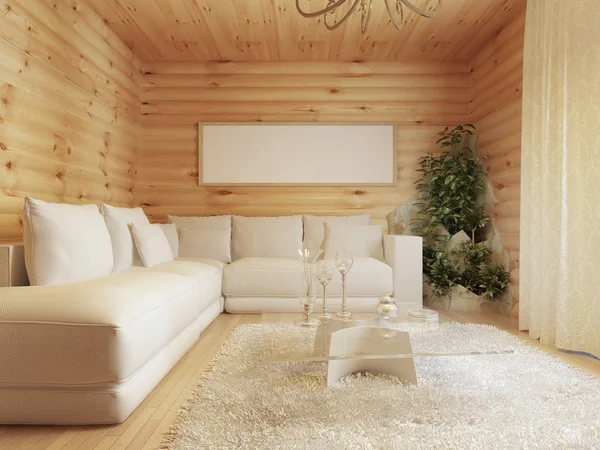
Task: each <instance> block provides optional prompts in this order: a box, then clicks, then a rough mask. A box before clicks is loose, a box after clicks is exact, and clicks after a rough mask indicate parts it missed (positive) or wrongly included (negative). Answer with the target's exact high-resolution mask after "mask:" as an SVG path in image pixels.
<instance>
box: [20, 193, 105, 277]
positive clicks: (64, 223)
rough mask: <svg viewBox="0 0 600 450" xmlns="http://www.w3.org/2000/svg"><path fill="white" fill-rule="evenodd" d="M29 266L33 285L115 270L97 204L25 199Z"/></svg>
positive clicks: (27, 265) (28, 269)
mask: <svg viewBox="0 0 600 450" xmlns="http://www.w3.org/2000/svg"><path fill="white" fill-rule="evenodd" d="M23 225H24V233H23V240H24V246H25V266H26V267H27V273H28V275H29V281H30V283H31V285H32V286H35V285H37V286H41V285H48V284H65V283H72V282H75V281H81V280H87V279H90V278H95V277H101V276H103V275H107V274H109V273H110V272H111V271H112V268H113V254H112V247H111V241H110V235H109V233H108V230H107V228H106V224H105V223H104V219H103V218H102V215H101V214H100V212H99V211H98V207H97V206H96V205H67V204H59V203H46V202H43V201H41V200H34V199H32V198H29V197H28V198H26V199H25V209H24V211H23Z"/></svg>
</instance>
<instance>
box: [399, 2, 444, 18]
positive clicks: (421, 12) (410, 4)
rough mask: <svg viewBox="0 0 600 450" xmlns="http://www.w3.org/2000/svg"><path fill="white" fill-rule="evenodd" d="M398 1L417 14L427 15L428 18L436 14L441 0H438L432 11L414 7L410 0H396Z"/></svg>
mask: <svg viewBox="0 0 600 450" xmlns="http://www.w3.org/2000/svg"><path fill="white" fill-rule="evenodd" d="M398 1H401V2H402V3H404V4H405V5H406V7H407V8H409V9H411V10H413V11H414V12H416V13H417V14H418V15H420V16H423V17H427V18H429V19H431V18H432V17H435V16H437V14H438V13H439V12H440V9H442V0H438V2H437V6H436V7H435V10H434V11H433V12H427V11H423V10H422V9H420V8H418V7H416V6H415V5H414V4H413V3H411V2H410V0H398Z"/></svg>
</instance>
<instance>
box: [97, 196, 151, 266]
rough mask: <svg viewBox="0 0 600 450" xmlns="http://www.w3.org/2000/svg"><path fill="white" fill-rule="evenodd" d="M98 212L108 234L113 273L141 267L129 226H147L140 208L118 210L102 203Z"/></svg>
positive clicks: (146, 220)
mask: <svg viewBox="0 0 600 450" xmlns="http://www.w3.org/2000/svg"><path fill="white" fill-rule="evenodd" d="M100 211H101V212H102V215H103V216H104V221H105V222H106V227H107V228H108V232H109V233H110V240H111V241H112V252H113V260H114V265H113V272H121V271H123V270H125V269H129V268H130V267H131V266H141V265H142V261H141V260H140V255H139V253H138V251H137V248H136V246H135V244H134V242H133V237H132V236H131V230H130V228H129V227H130V225H131V224H136V225H149V224H150V221H149V220H148V218H147V217H146V214H144V210H143V209H142V208H119V207H116V206H111V205H107V204H105V203H102V205H100Z"/></svg>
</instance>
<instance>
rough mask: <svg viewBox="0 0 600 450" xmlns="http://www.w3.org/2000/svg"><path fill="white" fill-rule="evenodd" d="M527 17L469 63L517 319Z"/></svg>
mask: <svg viewBox="0 0 600 450" xmlns="http://www.w3.org/2000/svg"><path fill="white" fill-rule="evenodd" d="M524 30H525V13H524V12H523V13H522V14H520V15H519V16H518V17H517V18H516V19H515V20H514V21H513V22H512V23H510V24H509V25H507V26H506V27H505V28H504V29H503V30H502V31H501V32H500V33H499V34H498V35H497V36H496V37H495V39H493V40H492V41H490V42H489V43H488V44H487V45H486V46H485V47H484V48H483V49H482V50H481V51H480V52H479V53H478V54H477V55H476V56H475V57H474V58H473V61H472V62H471V79H472V83H473V88H472V89H473V102H472V105H471V111H472V112H471V116H472V120H473V123H474V124H476V125H477V128H478V130H477V131H478V133H479V152H480V154H481V155H482V156H486V155H489V156H490V157H491V159H490V160H489V161H488V162H487V163H486V165H485V170H486V172H487V174H488V179H489V181H490V184H491V185H492V188H493V192H494V196H495V197H496V199H497V200H498V202H499V203H498V204H497V205H496V206H495V207H494V209H493V211H492V219H493V223H494V226H495V227H496V230H497V231H498V232H499V233H500V237H501V241H502V244H503V246H504V247H505V248H506V249H507V250H508V252H509V254H510V260H511V267H510V273H511V280H512V283H513V289H512V295H513V306H512V311H513V313H514V314H518V300H519V299H518V294H519V289H518V284H519V227H520V220H519V217H520V195H521V105H522V91H521V88H522V80H523V38H524Z"/></svg>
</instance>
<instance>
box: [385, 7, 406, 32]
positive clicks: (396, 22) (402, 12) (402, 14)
mask: <svg viewBox="0 0 600 450" xmlns="http://www.w3.org/2000/svg"><path fill="white" fill-rule="evenodd" d="M385 7H386V9H387V12H388V15H389V16H390V20H391V22H392V25H394V28H396V30H398V31H400V30H402V28H404V8H403V7H402V3H401V2H400V0H396V11H397V12H398V13H399V14H400V23H398V21H396V19H395V17H394V13H393V12H392V8H391V7H390V4H389V0H385Z"/></svg>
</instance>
